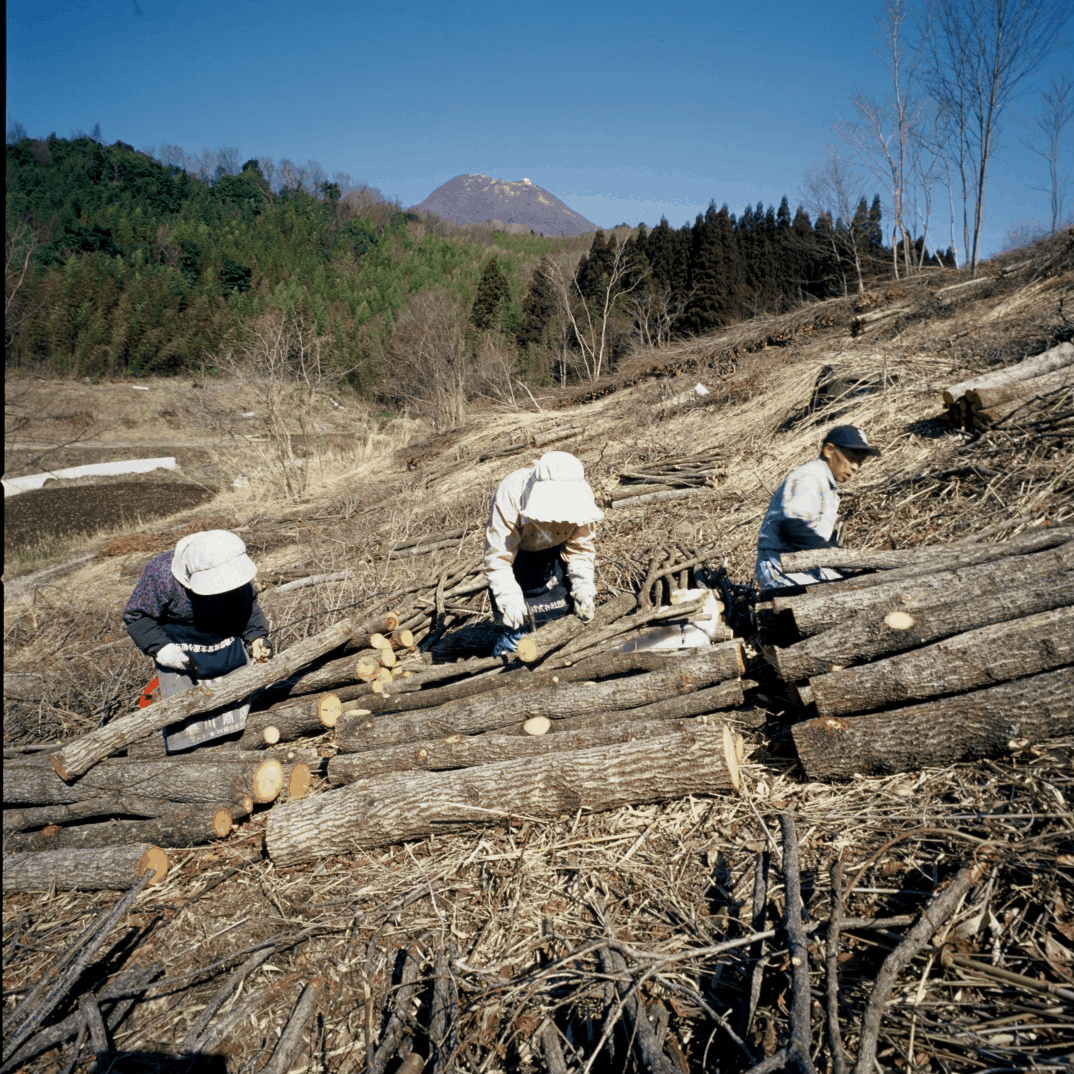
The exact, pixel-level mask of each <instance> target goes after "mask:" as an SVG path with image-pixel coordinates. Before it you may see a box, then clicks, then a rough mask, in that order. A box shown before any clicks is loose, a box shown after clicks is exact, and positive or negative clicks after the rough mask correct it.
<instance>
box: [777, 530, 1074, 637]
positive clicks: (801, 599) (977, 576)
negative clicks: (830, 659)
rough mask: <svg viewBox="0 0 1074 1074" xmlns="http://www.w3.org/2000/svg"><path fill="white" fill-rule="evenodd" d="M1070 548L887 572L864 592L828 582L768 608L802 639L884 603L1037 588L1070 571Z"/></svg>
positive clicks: (915, 603) (917, 603)
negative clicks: (789, 620)
mask: <svg viewBox="0 0 1074 1074" xmlns="http://www.w3.org/2000/svg"><path fill="white" fill-rule="evenodd" d="M1072 553H1074V544H1072V543H1071V542H1069V541H1068V542H1066V543H1065V544H1061V545H1059V546H1058V548H1055V549H1054V550H1053V549H1048V550H1045V551H1041V552H1037V553H1035V554H1031V555H1019V556H1011V557H1009V558H1000V559H996V560H991V561H988V562H985V563H978V564H975V565H972V566H961V567H955V568H944V567H938V568H937V569H936V570H935V571H934V572H932V573H923V574H918V575H915V576H913V577H910V578H907V577H905V576H901V575H900V576H899V577H891V578H888V576H887V574H888V573H890V574H894V572H887V573H885V574H879V575H874V576H873V577H875V578H876V579H877V584H876V585H873V586H870V587H868V588H865V589H857V588H850V587H845V586H844V583H840V582H832V583H826V584H824V585H821V586H818V587H815V588H813V589H811V590H810V591H809V592H807V593H804V594H801V595H799V596H794V597H779V596H776V597H773V599H772V609H773V611H774V612H776V613H777V614H778V613H782V612H787V611H789V612H790V613H791V615H792V616H793V617H794V625H795V626H796V627H797V629H798V632H799V633H800V634H802V635H803V636H806V637H808V636H810V635H812V634H819V633H821V632H822V631H825V630H830V629H832V628H833V627H836V626H839V625H841V624H844V623H846V622H847V621H848V620H850V619H852V618H853V617H854V616H855V615H857V614H859V613H860V612H863V611H865V610H867V609H869V608H876V607H878V606H881V605H883V604H884V603H885V602H892V604H895V603H898V604H899V606H900V607H902V608H904V609H906V610H912V609H913V608H914V607H926V606H927V605H929V604H932V603H939V602H941V601H942V600H943V599H944V596H945V594H947V593H949V592H951V591H953V590H955V589H959V590H962V591H964V592H971V591H973V590H974V589H976V590H978V591H979V592H980V593H982V594H989V593H994V592H999V591H1002V590H1006V589H1009V588H1011V587H1012V586H1015V585H1020V584H1022V581H1023V579H1024V580H1025V582H1026V583H1027V584H1035V582H1036V581H1037V580H1039V579H1042V578H1046V577H1048V575H1049V573H1052V572H1054V573H1060V572H1062V571H1065V570H1069V569H1070V565H1071V556H1072Z"/></svg>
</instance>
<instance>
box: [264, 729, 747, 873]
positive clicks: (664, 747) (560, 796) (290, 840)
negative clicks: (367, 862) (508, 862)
mask: <svg viewBox="0 0 1074 1074" xmlns="http://www.w3.org/2000/svg"><path fill="white" fill-rule="evenodd" d="M721 737H722V736H721V731H720V729H719V728H713V727H704V728H699V729H697V730H695V731H688V732H680V733H678V734H673V735H664V736H661V737H660V738H652V739H647V740H645V741H641V742H629V743H626V744H623V745H616V746H602V747H596V748H592V749H585V750H578V751H576V752H566V753H552V754H548V755H546V756H544V757H540V758H533V757H527V758H524V759H523V760H520V761H503V762H500V763H498V764H490V765H482V766H481V767H479V768H467V769H463V770H461V771H458V772H449V773H425V774H422V775H414V774H413V773H403V774H401V775H397V776H389V777H386V778H385V779H383V780H362V781H360V782H358V783H353V784H350V785H349V786H346V787H341V788H339V789H337V790H332V791H328V792H326V793H324V794H319V795H316V796H314V797H312V798H307V799H305V800H304V801H300V802H285V803H283V804H282V805H280V806H278V807H276V808H275V809H273V810H272V812H271V813H270V814H269V816H268V824H267V828H266V832H265V846H266V849H267V851H268V853H269V856H270V857H271V858H272V860H273V861H274V862H275V863H276V865H278V866H289V865H297V864H300V863H301V862H304V861H311V860H315V859H324V858H326V857H330V856H332V855H337V854H353V853H354V851H355V850H356V849H361V848H366V847H376V846H384V845H387V844H390V843H398V842H403V841H405V840H408V839H416V838H423V837H425V836H427V835H429V834H430V833H432V832H438V833H439V832H450V831H457V830H460V829H464V828H468V827H471V826H472V825H475V824H490V823H496V822H499V821H503V820H506V819H509V818H510V817H513V816H520V815H521V816H525V817H530V818H539V819H549V820H551V819H554V818H556V817H559V816H564V815H566V816H571V815H573V814H576V813H578V812H579V811H581V812H583V813H596V812H600V811H603V810H608V809H615V808H618V807H619V806H623V805H642V804H646V803H649V802H659V801H663V800H665V799H668V798H678V797H681V796H683V795H686V794H716V793H720V792H723V791H726V790H728V789H729V788H730V786H731V781H730V777H729V776H728V774H727V772H726V770H725V769H724V768H723V764H722V762H721V757H722V755H723V749H722V745H721ZM533 741H537V740H533Z"/></svg>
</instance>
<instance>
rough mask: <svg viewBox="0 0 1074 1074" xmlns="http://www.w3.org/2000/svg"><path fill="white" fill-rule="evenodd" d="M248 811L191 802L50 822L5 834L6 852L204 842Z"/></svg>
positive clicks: (224, 831)
mask: <svg viewBox="0 0 1074 1074" xmlns="http://www.w3.org/2000/svg"><path fill="white" fill-rule="evenodd" d="M245 815H246V814H245V813H244V811H243V809H242V807H241V806H239V805H234V806H230V807H229V806H204V805H188V806H187V807H186V808H185V809H180V810H178V811H177V812H173V813H165V814H164V815H163V816H160V817H153V818H152V819H150V820H108V821H101V822H100V823H97V824H75V825H71V826H69V827H63V828H59V827H55V826H50V827H48V828H45V829H43V830H42V831H39V832H21V833H11V834H9V835H7V836H5V838H4V853H5V855H6V854H8V853H11V852H21V851H38V852H43V851H49V850H89V849H101V848H107V847H116V846H131V845H134V844H135V843H151V844H153V845H154V846H159V847H165V848H180V847H194V846H202V845H204V844H205V843H211V842H213V841H214V840H216V839H222V838H223V837H224V836H226V835H228V834H229V833H230V831H231V825H232V824H233V823H234V821H236V820H238V819H239V818H241V817H243V816H245Z"/></svg>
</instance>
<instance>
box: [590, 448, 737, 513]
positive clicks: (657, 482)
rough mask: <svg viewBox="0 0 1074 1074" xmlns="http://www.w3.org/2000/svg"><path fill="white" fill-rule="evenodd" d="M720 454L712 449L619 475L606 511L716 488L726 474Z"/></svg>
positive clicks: (678, 456)
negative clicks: (616, 486) (611, 508)
mask: <svg viewBox="0 0 1074 1074" xmlns="http://www.w3.org/2000/svg"><path fill="white" fill-rule="evenodd" d="M723 454H724V453H723V452H722V451H717V450H716V449H712V450H709V451H702V452H698V453H696V454H692V455H674V456H669V457H667V458H664V459H661V460H660V461H659V462H657V463H653V464H652V465H650V466H639V467H635V468H634V469H631V470H624V471H623V472H622V473H620V474H619V487H618V488H616V489H613V490H612V491H611V492H610V493H608V494H607V496H606V498H605V502H606V505H607V506H608V507H633V506H635V505H637V504H644V503H657V502H659V501H662V500H678V499H683V498H685V497H688V496H692V495H693V494H694V493H695V492H697V491H698V490H699V489H705V488H710V489H711V488H715V487H716V485H717V482H718V480H719V478H720V477H722V476H723V475H724V474H725V473H726V472H727V471H726V467H725V466H724V465H723V464H722V463H721V462H720V459H721V458H722V457H723Z"/></svg>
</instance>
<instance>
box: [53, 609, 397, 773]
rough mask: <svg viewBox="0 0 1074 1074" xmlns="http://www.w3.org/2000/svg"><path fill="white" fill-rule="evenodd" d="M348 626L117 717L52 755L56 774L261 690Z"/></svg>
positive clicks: (79, 769) (334, 641)
mask: <svg viewBox="0 0 1074 1074" xmlns="http://www.w3.org/2000/svg"><path fill="white" fill-rule="evenodd" d="M396 625H398V624H396ZM352 629H353V627H352V625H351V623H350V622H349V621H346V620H345V621H344V622H342V623H337V624H336V625H335V626H332V627H329V628H328V629H327V630H323V631H321V633H319V634H315V635H314V636H313V637H311V638H306V639H305V640H304V641H301V642H299V643H298V644H297V645H293V646H291V648H290V649H287V650H285V651H284V652H282V653H279V654H278V655H277V656H276V657H275V658H274V659H273V660H270V661H268V662H266V663H263V664H248V665H247V666H246V667H244V668H240V669H239V670H238V671H234V672H232V673H231V674H230V675H225V676H223V677H221V678H219V679H212V680H210V681H209V682H203V683H200V684H199V685H198V686H195V687H193V688H191V689H190V690H186V691H184V692H183V693H181V694H176V695H175V696H174V697H170V698H168V699H167V700H165V701H161V702H158V703H157V704H155V705H149V706H147V707H146V708H143V709H138V710H136V711H135V712H132V713H130V714H128V715H127V716H121V717H119V718H118V719H116V720H113V721H112V722H111V723H108V724H105V725H104V726H103V727H99V728H97V730H95V731H91V732H89V734H86V735H82V736H81V737H80V738H76V739H73V740H72V741H71V742H69V743H67V744H66V745H65V746H64V747H63V749H62V750H60V751H59V752H57V753H54V754H53V755H52V758H51V760H52V766H53V768H55V770H56V773H57V775H59V777H60V779H63V780H71V779H75V778H76V777H77V776H80V775H82V774H83V773H84V772H88V771H89V769H91V768H92V767H93V766H94V765H95V764H98V763H99V762H101V761H103V760H104V759H105V758H106V757H108V756H110V755H111V754H113V753H118V752H119V751H120V750H122V749H124V748H125V747H126V746H127V745H128V744H129V743H131V742H135V741H137V740H138V739H140V738H144V737H145V736H146V735H150V734H152V733H153V732H154V731H159V730H160V729H161V728H162V727H166V726H167V725H168V724H171V723H177V722H178V721H180V720H184V719H186V718H187V717H188V716H194V715H196V714H198V713H202V712H211V711H212V710H214V709H218V708H221V707H222V706H224V705H227V704H230V703H231V702H233V701H241V700H242V699H243V698H245V697H249V696H250V695H251V694H252V693H254V692H255V691H256V690H260V689H265V688H266V687H268V686H271V685H272V684H273V683H274V682H278V681H279V680H280V679H282V678H286V677H287V676H288V675H291V674H293V673H294V672H295V671H297V670H298V669H299V668H301V667H305V665H306V664H308V663H310V661H312V660H316V659H317V657H319V656H322V655H323V654H324V653H326V652H331V651H332V650H333V649H335V648H338V647H339V646H340V645H342V644H343V643H344V642H345V641H346V640H347V638H349V637H350V635H351V632H352Z"/></svg>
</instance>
